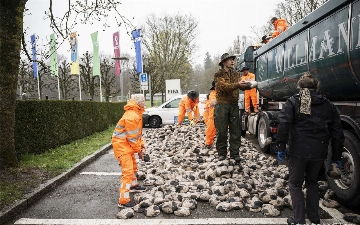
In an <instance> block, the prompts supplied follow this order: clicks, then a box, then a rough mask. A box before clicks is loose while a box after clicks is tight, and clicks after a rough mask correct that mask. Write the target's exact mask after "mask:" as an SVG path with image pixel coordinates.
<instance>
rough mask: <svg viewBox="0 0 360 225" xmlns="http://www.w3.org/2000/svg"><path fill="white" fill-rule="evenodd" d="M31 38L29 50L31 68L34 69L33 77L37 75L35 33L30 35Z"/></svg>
mask: <svg viewBox="0 0 360 225" xmlns="http://www.w3.org/2000/svg"><path fill="white" fill-rule="evenodd" d="M30 38H31V50H32V60H33V63H32V68H33V71H34V77H38V68H37V63H36V38H35V34H33V35H31V36H30Z"/></svg>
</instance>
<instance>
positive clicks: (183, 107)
mask: <svg viewBox="0 0 360 225" xmlns="http://www.w3.org/2000/svg"><path fill="white" fill-rule="evenodd" d="M198 105H199V92H197V91H189V92H188V93H187V95H185V96H184V97H183V98H182V99H181V100H180V103H179V115H178V125H181V124H182V122H183V120H184V117H185V114H186V115H187V117H188V119H189V120H190V125H194V124H196V123H198V122H199V121H200V110H199V106H198ZM193 112H194V116H193V114H192V113H193Z"/></svg>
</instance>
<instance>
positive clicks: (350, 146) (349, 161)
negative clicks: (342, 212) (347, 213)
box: [325, 130, 360, 208]
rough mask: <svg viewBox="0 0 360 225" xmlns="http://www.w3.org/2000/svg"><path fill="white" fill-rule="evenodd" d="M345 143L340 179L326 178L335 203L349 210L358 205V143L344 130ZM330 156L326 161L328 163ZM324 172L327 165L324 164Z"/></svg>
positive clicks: (359, 201)
mask: <svg viewBox="0 0 360 225" xmlns="http://www.w3.org/2000/svg"><path fill="white" fill-rule="evenodd" d="M344 135H345V141H344V150H343V153H342V161H343V164H344V168H343V169H342V173H343V174H342V175H341V179H338V180H334V179H332V178H329V177H328V183H329V185H330V187H331V189H332V190H333V191H334V192H335V194H336V199H337V201H338V202H339V203H340V204H342V205H344V206H346V207H349V208H354V207H356V206H357V205H359V204H360V149H359V146H360V141H359V139H358V138H357V137H356V136H355V135H354V134H352V133H351V132H350V131H348V130H344ZM330 157H331V156H330V154H329V157H328V161H327V162H329V161H330V159H331V158H330ZM325 167H326V171H327V170H328V167H329V163H325Z"/></svg>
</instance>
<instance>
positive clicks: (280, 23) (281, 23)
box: [270, 17, 288, 38]
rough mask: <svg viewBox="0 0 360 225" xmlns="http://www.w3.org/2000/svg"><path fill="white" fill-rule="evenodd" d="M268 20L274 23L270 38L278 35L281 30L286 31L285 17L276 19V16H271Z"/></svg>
mask: <svg viewBox="0 0 360 225" xmlns="http://www.w3.org/2000/svg"><path fill="white" fill-rule="evenodd" d="M270 22H271V23H272V24H273V25H274V29H275V31H274V32H273V33H272V35H271V36H272V38H275V37H277V36H279V34H281V33H282V32H284V31H286V30H287V28H288V25H287V22H286V20H285V19H282V18H281V19H278V18H276V17H273V18H271V20H270Z"/></svg>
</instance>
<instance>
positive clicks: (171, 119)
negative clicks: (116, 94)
mask: <svg viewBox="0 0 360 225" xmlns="http://www.w3.org/2000/svg"><path fill="white" fill-rule="evenodd" d="M184 96H185V95H177V96H175V97H172V98H171V99H169V100H168V101H166V102H164V103H163V104H161V105H160V106H158V107H152V108H148V109H146V110H145V112H144V113H143V116H142V117H143V124H144V125H149V126H150V127H152V128H156V127H160V126H161V125H165V124H175V123H177V118H178V114H179V102H180V100H181V99H182V98H183V97H184ZM205 100H206V94H200V95H199V105H198V106H199V110H200V117H202V116H203V114H204V108H205ZM185 116H186V115H185Z"/></svg>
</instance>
